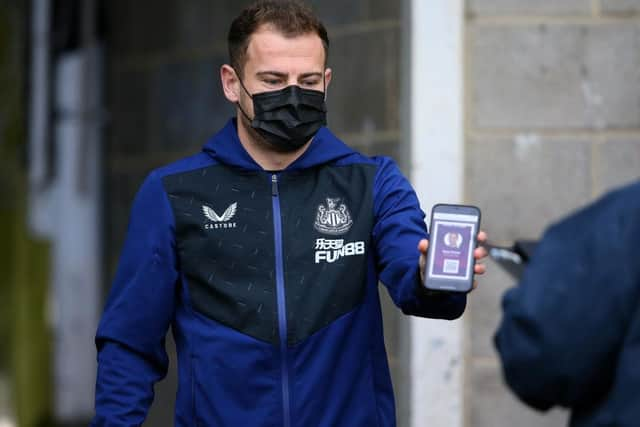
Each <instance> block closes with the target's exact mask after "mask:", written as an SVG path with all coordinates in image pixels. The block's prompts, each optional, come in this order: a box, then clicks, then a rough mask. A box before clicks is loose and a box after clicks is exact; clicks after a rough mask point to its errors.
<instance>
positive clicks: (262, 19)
mask: <svg viewBox="0 0 640 427" xmlns="http://www.w3.org/2000/svg"><path fill="white" fill-rule="evenodd" d="M263 25H273V27H275V29H276V30H277V31H279V32H281V33H282V34H283V35H284V36H285V37H296V36H299V35H303V34H308V33H315V34H317V35H318V36H319V37H320V39H321V40H322V44H323V46H324V54H325V63H326V61H327V59H328V57H329V36H328V34H327V29H326V28H325V26H324V25H323V24H322V22H321V21H320V19H318V17H317V16H316V15H315V14H314V13H313V11H312V10H311V8H310V7H309V6H307V5H306V4H304V3H302V2H301V1H299V0H258V1H255V2H253V3H252V4H251V5H250V6H248V7H246V8H245V9H244V10H243V11H242V12H241V13H240V15H238V17H237V18H236V19H234V20H233V22H232V23H231V28H230V29H229V36H228V37H227V41H228V44H229V61H230V62H231V66H232V67H233V68H234V69H235V70H236V72H237V73H240V74H242V73H243V72H244V65H245V63H246V56H247V48H248V46H249V41H250V40H249V39H250V38H251V35H252V34H253V33H255V32H256V31H257V30H258V29H259V28H260V27H261V26H263Z"/></svg>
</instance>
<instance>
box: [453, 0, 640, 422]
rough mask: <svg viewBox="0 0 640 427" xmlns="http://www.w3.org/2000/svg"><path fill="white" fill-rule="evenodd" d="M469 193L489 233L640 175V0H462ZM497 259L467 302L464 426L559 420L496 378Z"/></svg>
mask: <svg viewBox="0 0 640 427" xmlns="http://www.w3.org/2000/svg"><path fill="white" fill-rule="evenodd" d="M466 25H467V27H466V28H467V31H466V37H467V41H466V49H465V54H466V70H467V71H466V126H465V128H466V152H467V155H466V172H467V178H466V199H467V201H469V202H471V203H476V204H478V205H479V206H480V207H481V208H482V210H483V222H484V224H483V228H484V229H486V230H488V231H489V233H490V235H491V238H492V239H493V240H494V241H497V242H505V243H507V242H510V241H512V240H514V239H516V238H523V237H526V238H537V237H538V236H539V235H540V233H541V232H542V230H543V229H544V227H545V226H546V225H547V224H548V223H549V222H551V221H554V220H556V219H558V218H559V217H561V216H562V215H565V214H567V213H569V212H570V211H572V210H573V209H574V208H576V207H577V206H579V205H582V204H584V203H587V202H588V201H590V200H592V199H594V198H596V197H598V196H599V195H600V194H602V193H603V192H604V191H606V190H607V189H610V188H612V187H615V186H618V185H621V184H623V183H626V182H629V181H630V180H632V179H634V178H638V177H640V1H638V0H563V1H557V0H540V1H529V0H468V1H467V22H466ZM513 284H514V283H513V281H512V280H511V279H510V278H509V277H508V276H507V275H506V274H504V273H503V272H501V271H500V270H499V267H498V266H497V265H491V264H490V265H489V273H488V274H487V275H486V276H485V277H484V278H483V279H482V280H481V283H480V287H481V289H479V290H478V291H476V292H475V293H474V294H473V298H472V299H471V304H470V313H469V315H470V325H471V326H470V336H469V343H470V345H469V359H468V361H469V363H468V365H469V369H468V371H469V375H468V384H469V386H468V389H467V392H468V393H469V396H470V399H469V402H470V405H469V408H468V409H469V410H468V414H467V416H468V425H469V426H473V427H485V426H487V427H488V426H491V427H495V426H512V425H518V426H520V427H528V426H536V427H540V426H559V425H563V424H564V420H565V418H566V414H564V413H563V412H562V411H553V412H552V413H550V414H547V415H541V414H538V413H534V412H532V411H530V410H528V409H525V407H524V406H523V405H521V404H520V403H518V402H517V401H516V400H515V398H514V397H512V396H511V395H510V394H509V393H508V392H507V390H506V388H505V386H504V385H503V382H502V378H501V375H500V372H499V365H498V362H497V359H496V356H495V353H494V350H493V347H492V344H491V338H492V335H493V332H494V330H495V328H496V326H497V323H498V321H499V316H500V308H499V303H500V297H501V295H502V293H503V292H504V290H505V289H506V288H508V287H510V286H512V285H513Z"/></svg>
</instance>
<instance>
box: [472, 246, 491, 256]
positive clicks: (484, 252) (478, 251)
mask: <svg viewBox="0 0 640 427" xmlns="http://www.w3.org/2000/svg"><path fill="white" fill-rule="evenodd" d="M487 255H489V252H487V249H486V248H484V247H483V246H480V247H479V248H475V250H474V251H473V257H474V258H475V259H482V258H485V257H486V256H487Z"/></svg>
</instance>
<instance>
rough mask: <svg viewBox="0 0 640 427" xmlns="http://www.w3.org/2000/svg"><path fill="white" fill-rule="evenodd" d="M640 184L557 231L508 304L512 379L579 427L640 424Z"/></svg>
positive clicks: (505, 335) (506, 349) (503, 352)
mask: <svg viewBox="0 0 640 427" xmlns="http://www.w3.org/2000/svg"><path fill="white" fill-rule="evenodd" d="M639 243H640V182H637V183H635V184H632V185H629V186H627V187H625V188H622V189H619V190H617V191H613V192H611V193H609V194H608V195H606V196H605V197H603V198H602V199H600V200H598V201H597V202H595V203H593V204H591V205H590V206H588V207H586V208H584V209H582V210H580V211H579V212H577V213H575V214H573V215H571V216H569V217H568V218H566V219H565V220H563V221H561V222H559V223H558V224H555V225H553V226H552V227H550V228H549V229H548V231H547V232H546V233H545V234H544V237H543V239H542V241H541V242H540V244H539V245H538V246H537V248H536V250H535V254H534V256H533V258H532V260H531V264H530V265H529V266H528V268H527V269H526V270H525V273H524V275H523V277H522V279H521V281H520V283H519V286H517V287H515V288H514V289H511V290H509V291H508V292H507V293H506V294H505V296H504V300H503V309H504V316H503V319H502V322H501V324H500V326H499V329H498V331H497V333H496V335H495V344H496V347H497V349H498V352H499V354H500V358H501V360H502V367H503V372H504V377H505V379H506V382H507V384H508V385H509V386H510V387H511V389H512V390H513V391H514V392H515V393H516V394H517V395H518V396H519V397H520V398H521V399H522V400H523V401H524V402H525V403H527V404H529V405H530V406H532V407H534V408H537V409H540V410H547V409H549V408H551V407H553V406H556V405H559V406H563V407H566V408H570V409H571V421H570V425H571V426H572V427H636V426H639V425H640V257H639V256H638V252H637V249H638V244H639Z"/></svg>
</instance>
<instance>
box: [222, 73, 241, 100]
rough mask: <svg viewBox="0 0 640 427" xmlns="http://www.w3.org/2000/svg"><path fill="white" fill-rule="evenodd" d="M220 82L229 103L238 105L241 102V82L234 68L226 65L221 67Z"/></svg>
mask: <svg viewBox="0 0 640 427" xmlns="http://www.w3.org/2000/svg"><path fill="white" fill-rule="evenodd" d="M220 80H221V81H222V90H223V91H224V96H225V98H227V99H228V100H229V102H232V103H234V104H235V103H237V102H239V101H240V81H239V80H238V76H237V75H236V72H235V71H234V69H233V67H231V66H230V65H227V64H224V65H223V66H222V67H220Z"/></svg>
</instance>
